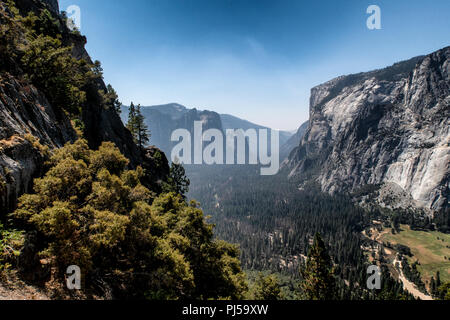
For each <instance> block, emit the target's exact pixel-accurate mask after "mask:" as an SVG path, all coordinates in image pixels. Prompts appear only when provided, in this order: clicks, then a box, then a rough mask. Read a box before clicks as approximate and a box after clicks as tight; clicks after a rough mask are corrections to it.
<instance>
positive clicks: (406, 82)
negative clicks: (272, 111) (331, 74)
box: [289, 47, 450, 211]
mask: <svg viewBox="0 0 450 320" xmlns="http://www.w3.org/2000/svg"><path fill="white" fill-rule="evenodd" d="M449 74H450V47H447V48H444V49H441V50H439V51H437V52H435V53H432V54H430V55H428V56H425V57H417V58H413V59H411V60H408V61H405V62H401V63H398V64H395V65H393V66H392V67H388V68H386V69H382V70H377V71H373V72H368V73H361V74H357V75H350V76H344V77H339V78H336V79H334V80H331V81H329V82H327V83H325V84H323V85H320V86H318V87H316V88H314V89H312V93H311V114H310V125H309V128H308V130H307V132H306V135H305V137H304V138H303V139H302V141H301V143H300V146H299V147H298V148H297V149H296V150H295V151H294V152H292V154H291V156H290V159H289V167H290V168H291V177H293V176H295V177H297V178H300V179H303V180H305V179H309V178H315V179H316V180H317V181H318V182H319V183H320V185H321V186H322V189H323V191H326V192H330V193H335V192H346V191H349V192H351V191H356V190H358V189H360V188H361V187H364V186H366V185H381V186H382V189H381V192H380V194H383V193H384V194H389V193H391V194H395V195H399V198H398V199H396V201H394V202H398V203H403V204H404V205H402V206H403V207H408V206H411V207H416V208H417V207H418V208H425V209H429V210H431V211H436V210H440V209H442V208H445V207H448V206H449V163H450V117H449V116H450V78H449ZM386 190H388V191H389V190H390V191H389V192H386ZM394 190H395V192H394Z"/></svg>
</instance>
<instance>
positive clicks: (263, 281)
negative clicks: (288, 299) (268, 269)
mask: <svg viewBox="0 0 450 320" xmlns="http://www.w3.org/2000/svg"><path fill="white" fill-rule="evenodd" d="M254 290H255V292H254V298H255V299H256V300H269V301H275V300H282V299H283V296H282V294H281V288H280V282H279V280H278V278H277V276H276V275H268V276H264V275H263V274H262V273H259V274H258V278H257V279H256V283H255V288H254Z"/></svg>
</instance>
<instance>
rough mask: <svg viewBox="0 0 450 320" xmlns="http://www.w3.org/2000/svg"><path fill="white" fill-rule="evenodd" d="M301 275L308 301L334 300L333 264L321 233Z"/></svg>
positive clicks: (315, 238) (315, 240)
mask: <svg viewBox="0 0 450 320" xmlns="http://www.w3.org/2000/svg"><path fill="white" fill-rule="evenodd" d="M301 275H302V277H303V282H302V283H301V288H302V289H303V292H304V294H305V296H306V298H307V299H308V300H331V299H333V298H334V291H335V290H334V289H335V279H334V275H333V263H332V261H331V258H330V256H329V254H328V251H327V249H326V247H325V243H324V242H323V240H322V237H321V236H320V234H319V233H317V234H316V235H315V237H314V244H313V245H312V247H311V248H310V250H309V253H308V260H307V261H306V266H305V267H304V268H302V269H301Z"/></svg>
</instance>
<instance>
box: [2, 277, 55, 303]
mask: <svg viewBox="0 0 450 320" xmlns="http://www.w3.org/2000/svg"><path fill="white" fill-rule="evenodd" d="M0 300H50V298H49V297H48V296H47V295H46V294H44V293H43V292H41V291H40V290H39V289H37V288H35V287H33V286H29V285H27V284H24V283H23V282H21V281H19V280H17V282H16V281H11V280H10V279H8V280H7V281H6V282H5V281H0Z"/></svg>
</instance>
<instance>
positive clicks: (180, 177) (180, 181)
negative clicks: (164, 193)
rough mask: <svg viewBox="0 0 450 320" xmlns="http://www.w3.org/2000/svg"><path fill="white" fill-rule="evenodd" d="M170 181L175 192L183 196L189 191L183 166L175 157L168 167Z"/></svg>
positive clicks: (188, 182)
mask: <svg viewBox="0 0 450 320" xmlns="http://www.w3.org/2000/svg"><path fill="white" fill-rule="evenodd" d="M170 182H171V184H172V186H173V188H174V191H175V192H176V193H177V194H180V195H182V196H183V197H184V196H185V194H186V193H188V192H189V185H190V183H191V182H190V180H189V178H188V177H187V176H186V171H185V170H184V167H183V166H182V165H181V164H180V163H179V162H178V159H175V160H174V161H173V162H172V165H171V167H170Z"/></svg>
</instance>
